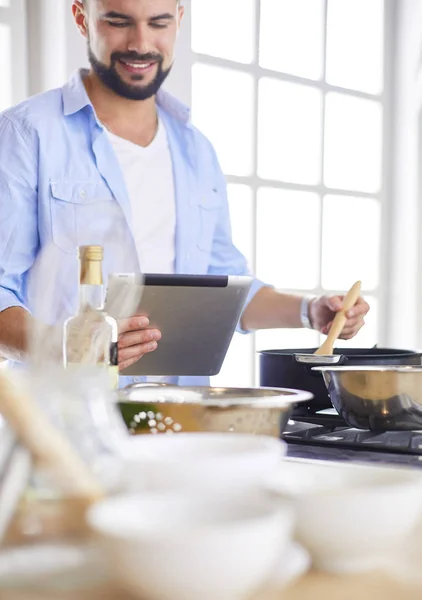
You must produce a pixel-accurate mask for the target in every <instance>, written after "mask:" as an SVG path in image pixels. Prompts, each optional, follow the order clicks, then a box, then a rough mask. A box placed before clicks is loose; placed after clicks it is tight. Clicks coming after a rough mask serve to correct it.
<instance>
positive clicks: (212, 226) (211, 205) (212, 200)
mask: <svg viewBox="0 0 422 600" xmlns="http://www.w3.org/2000/svg"><path fill="white" fill-rule="evenodd" d="M198 210H199V239H198V248H199V249H200V250H202V251H203V252H211V250H212V245H213V242H214V237H215V231H216V227H217V223H218V218H219V216H220V210H221V200H220V197H219V194H218V192H217V190H216V189H212V190H208V191H207V192H205V194H203V195H202V197H201V200H200V202H199V203H198Z"/></svg>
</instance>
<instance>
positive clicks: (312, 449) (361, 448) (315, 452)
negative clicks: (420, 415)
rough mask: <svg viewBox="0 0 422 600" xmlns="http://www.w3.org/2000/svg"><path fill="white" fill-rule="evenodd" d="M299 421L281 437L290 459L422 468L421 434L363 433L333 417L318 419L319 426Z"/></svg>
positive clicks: (421, 432) (323, 416)
mask: <svg viewBox="0 0 422 600" xmlns="http://www.w3.org/2000/svg"><path fill="white" fill-rule="evenodd" d="M299 419H300V417H298V418H297V419H296V420H294V421H289V424H288V426H287V428H286V431H285V432H284V433H283V435H282V437H283V439H284V440H285V441H286V442H287V444H288V456H291V457H298V458H308V459H319V460H337V461H356V460H357V461H361V462H377V463H385V464H389V463H391V464H403V465H407V466H415V467H422V431H387V432H385V433H376V432H371V431H362V430H360V429H353V428H351V427H348V426H347V424H346V423H344V421H343V420H342V419H340V418H339V417H338V415H337V418H336V417H333V415H331V414H326V415H317V416H315V418H314V421H316V423H315V422H309V421H312V417H307V419H306V422H302V421H301V420H299Z"/></svg>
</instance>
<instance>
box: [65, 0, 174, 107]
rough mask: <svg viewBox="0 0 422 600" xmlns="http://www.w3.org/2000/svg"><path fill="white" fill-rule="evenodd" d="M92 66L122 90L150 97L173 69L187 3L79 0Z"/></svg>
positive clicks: (112, 86) (76, 5)
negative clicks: (177, 41)
mask: <svg viewBox="0 0 422 600" xmlns="http://www.w3.org/2000/svg"><path fill="white" fill-rule="evenodd" d="M74 15H75V20H76V22H77V25H78V27H79V29H80V30H81V31H82V33H83V34H84V35H85V36H86V37H87V39H88V52H89V60H90V63H91V66H92V68H93V70H94V71H95V73H96V74H97V76H98V77H99V78H100V79H101V81H102V82H103V83H104V84H105V85H106V86H107V87H109V88H110V89H112V90H113V91H114V92H115V93H116V94H118V95H119V96H123V97H124V98H128V99H130V100H145V99H147V98H150V97H151V96H153V95H155V94H156V93H157V91H158V89H159V88H160V86H161V85H162V83H163V81H164V80H165V78H166V77H167V75H168V74H169V72H170V69H171V67H172V64H173V58H174V47H175V43H176V37H177V33H178V30H179V25H180V20H181V18H182V16H183V8H182V7H180V6H179V3H178V2H177V0H87V1H86V2H85V7H82V4H81V2H79V1H78V0H75V1H74Z"/></svg>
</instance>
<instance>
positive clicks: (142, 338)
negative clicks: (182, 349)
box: [118, 317, 161, 371]
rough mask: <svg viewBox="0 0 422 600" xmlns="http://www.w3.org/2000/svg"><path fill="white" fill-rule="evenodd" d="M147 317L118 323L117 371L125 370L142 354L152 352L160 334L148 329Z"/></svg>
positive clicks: (159, 338)
mask: <svg viewBox="0 0 422 600" xmlns="http://www.w3.org/2000/svg"><path fill="white" fill-rule="evenodd" d="M148 327H149V320H148V319H147V317H131V318H130V319H125V320H122V321H120V322H119V346H118V348H119V370H120V371H122V370H123V369H127V367H130V366H131V365H133V364H134V363H135V362H137V361H138V360H139V359H140V358H141V357H142V356H143V355H144V354H148V353H149V352H154V350H156V349H157V346H158V341H159V340H161V332H160V331H158V329H148Z"/></svg>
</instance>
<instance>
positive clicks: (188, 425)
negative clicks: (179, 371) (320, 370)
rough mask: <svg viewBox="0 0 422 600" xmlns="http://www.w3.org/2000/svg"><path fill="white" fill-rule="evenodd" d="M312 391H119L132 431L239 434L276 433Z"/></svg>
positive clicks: (153, 388)
mask: <svg viewBox="0 0 422 600" xmlns="http://www.w3.org/2000/svg"><path fill="white" fill-rule="evenodd" d="M310 399H312V394H310V393H309V392H305V391H302V390H292V389H285V388H222V387H207V386H203V387H180V386H172V385H167V386H145V385H143V386H136V387H128V388H126V389H123V390H119V392H118V405H119V408H120V411H121V413H122V415H123V418H124V421H125V423H126V425H127V427H128V429H129V431H130V433H132V434H144V433H154V434H157V433H169V432H171V433H178V432H180V431H184V432H200V431H213V432H223V431H230V432H233V431H234V432H239V433H254V434H260V435H271V436H274V437H279V436H280V433H281V432H282V431H284V429H285V427H286V425H287V422H288V420H289V417H290V414H291V412H292V409H293V407H294V406H295V405H296V404H298V403H299V402H308V401H309V400H310Z"/></svg>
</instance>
